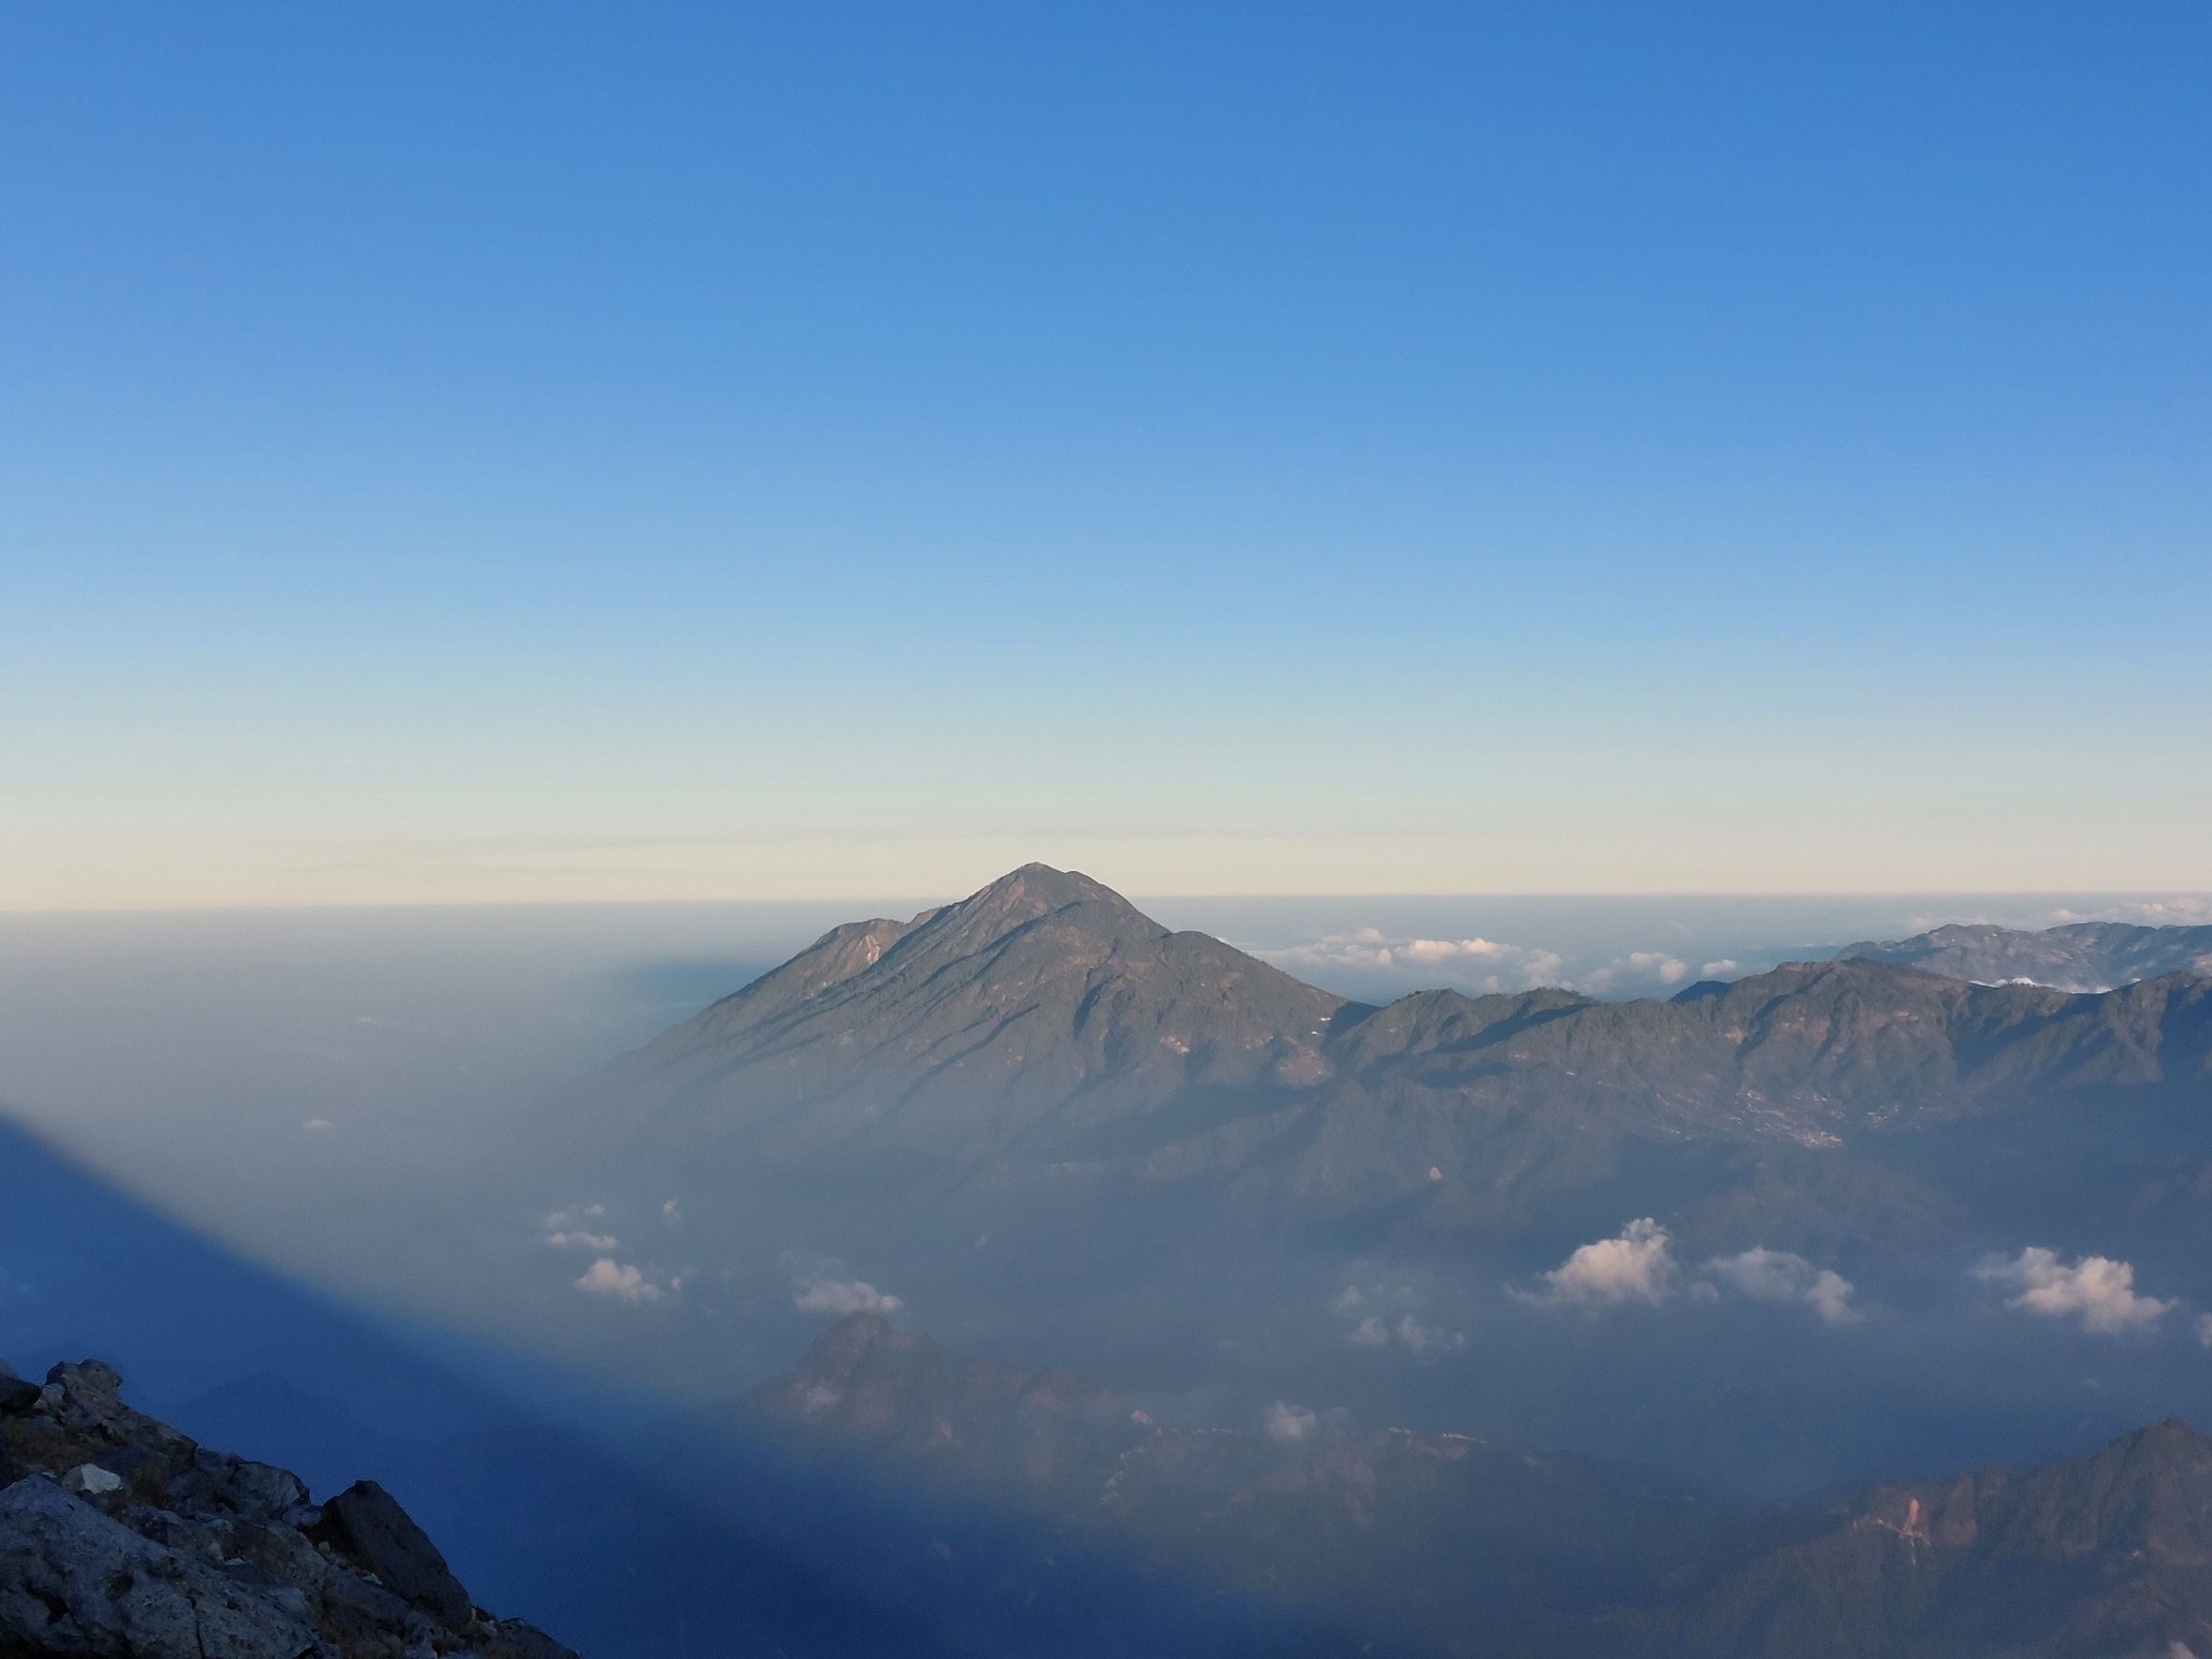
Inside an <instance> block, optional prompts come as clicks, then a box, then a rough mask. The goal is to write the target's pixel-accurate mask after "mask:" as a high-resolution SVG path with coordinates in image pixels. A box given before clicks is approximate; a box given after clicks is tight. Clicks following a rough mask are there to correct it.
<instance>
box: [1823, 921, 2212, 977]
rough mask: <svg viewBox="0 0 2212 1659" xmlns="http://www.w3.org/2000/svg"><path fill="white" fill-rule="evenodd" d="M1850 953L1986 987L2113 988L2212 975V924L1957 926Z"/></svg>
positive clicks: (1848, 953) (1847, 951) (1848, 951)
mask: <svg viewBox="0 0 2212 1659" xmlns="http://www.w3.org/2000/svg"><path fill="white" fill-rule="evenodd" d="M1840 954H1841V956H1843V957H1844V958H1847V959H1850V960H1854V961H1862V962H1892V963H1898V964H1900V965H1902V966H1904V967H1907V968H1919V969H1920V970H1921V971H1922V972H1924V973H1940V974H1944V975H1947V976H1948V977H1950V978H1952V979H1957V980H1972V981H1974V982H1978V983H1981V984H1990V985H1994V984H2006V983H2012V982H2023V983H2029V984H2037V985H2049V986H2051V987H2052V988H2053V989H2055V990H2059V991H2085V992H2096V991H2109V990H2111V989H2113V988H2114V987H2115V986H2117V985H2128V984H2133V983H2134V982H2137V981H2139V980H2154V979H2160V978H2162V977H2163V976H2165V975H2167V974H2175V973H2183V974H2194V975H2196V976H2198V977H2200V978H2203V977H2205V976H2207V975H2212V926H2203V927H2144V926H2137V925H2133V924H2129V923H2125V922H2071V923H2068V924H2066V925H2065V926H2063V927H2045V928H2040V929H2036V930H2033V931H2029V930H2024V929H2021V928H2017V927H1997V926H1992V925H1990V924H1986V923H1975V924H1964V923H1955V924H1952V925H1950V926H1948V927H1938V928H1936V929H1934V930H1933V931H1932V932H1929V933H1919V934H1914V936H1913V937H1912V938H1911V939H1887V940H1874V939H1868V940H1864V941H1862V942H1861V943H1858V944H1855V945H1847V946H1845V947H1844V948H1843V950H1842V951H1841V953H1840Z"/></svg>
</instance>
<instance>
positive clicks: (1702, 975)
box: [1697, 956, 1743, 980]
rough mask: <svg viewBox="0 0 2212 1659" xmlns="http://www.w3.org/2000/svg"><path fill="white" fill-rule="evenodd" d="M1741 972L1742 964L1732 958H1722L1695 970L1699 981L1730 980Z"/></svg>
mask: <svg viewBox="0 0 2212 1659" xmlns="http://www.w3.org/2000/svg"><path fill="white" fill-rule="evenodd" d="M1742 971H1743V964H1742V963H1740V962H1739V961H1737V960H1736V958H1735V957H1733V956H1723V957H1722V958H1721V959H1720V960H1719V961H1718V962H1708V963H1707V964H1706V965H1705V966H1704V967H1703V968H1699V969H1698V970H1697V977H1698V978H1699V979H1701V980H1732V979H1734V978H1736V977H1737V976H1738V975H1739V974H1740V973H1742Z"/></svg>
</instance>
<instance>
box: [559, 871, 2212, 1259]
mask: <svg viewBox="0 0 2212 1659" xmlns="http://www.w3.org/2000/svg"><path fill="white" fill-rule="evenodd" d="M2208 1082H2212V980H2206V979H2200V978H2194V977H2190V976H2176V975H2170V976H2166V977H2163V978H2160V979H2156V980H2149V981H2144V982H2137V983H2133V984H2131V985H2129V986H2127V987H2125V988H2124V989H2121V990H2118V991H2115V992H2111V993H2107V994H2103V995H2096V996H2085V995H2073V994H2068V993H2064V992H2060V991H2057V990H2052V989H2048V988H2045V987H2041V986H2036V985H2027V984H2001V985H1981V984H1974V983H1972V982H1967V981H1965V980H1961V979H1958V978H1955V977H1946V976H1943V975H1938V974H1932V973H1928V972H1923V971H1920V970H1918V969H1917V968H1912V967H1909V966H1904V965H1899V964H1895V963H1886V962H1880V961H1873V960H1867V959H1851V960H1843V961H1834V962H1826V963H1814V964H1794V965H1788V966H1784V967H1783V968H1777V969H1775V970H1774V971H1772V972H1770V973H1765V974H1759V975H1754V976H1753V977H1751V978H1749V979H1745V980H1742V981H1739V982H1736V983H1734V984H1731V985H1717V984H1714V985H1701V986H1697V987H1694V988H1693V989H1692V990H1691V991H1690V992H1687V993H1685V994H1684V995H1682V996H1681V997H1677V998H1675V999H1674V1000H1672V1001H1670V1002H1652V1001H1643V1002H1631V1003H1607V1002H1596V1001H1593V1000H1591V999H1588V998H1585V997H1578V996H1575V995H1573V994H1571V993H1568V992H1565V991H1556V990H1552V991H1534V992H1527V993H1522V994H1520V995H1510V996H1490V997H1466V996H1463V995H1461V994H1459V993H1457V992H1450V991H1435V992H1426V993H1421V994H1419V995H1416V996H1411V997H1404V998H1402V999H1401V1000H1399V1001H1397V1002H1393V1003H1391V1004H1390V1006H1388V1007H1386V1008H1381V1009H1375V1008H1370V1007H1367V1006H1364V1005H1361V1004H1356V1003H1347V1002H1345V1001H1343V1000H1341V999H1340V998H1337V997H1332V996H1330V995H1328V994H1326V993H1324V992H1322V991H1319V990H1317V989H1315V988H1313V987H1311V986H1308V985H1304V984H1302V983H1301V982H1298V981H1296V980H1293V979H1291V978H1289V977H1288V976H1287V975H1285V974H1283V973H1281V972H1279V971H1277V970H1276V969H1274V968H1270V967H1268V966H1267V965H1265V964H1263V963H1261V962H1259V961H1256V960H1254V959H1253V958H1251V957H1249V956H1247V955H1244V953H1241V952H1238V951H1236V950H1233V949H1231V948H1230V947H1229V946H1227V945H1225V944H1222V943H1221V942H1219V941H1218V940H1215V939H1209V938H1207V937H1205V936H1203V935H1201V934H1193V933H1171V932H1170V931H1168V930H1167V929H1165V928H1163V927H1160V926H1159V925H1158V924H1156V923H1153V922H1152V921H1150V920H1149V919H1147V918H1146V917H1144V916H1142V914H1140V913H1139V912H1138V911H1137V910H1135V909H1134V908H1132V907H1131V906H1130V905H1129V904H1128V902H1127V901H1125V900H1123V899H1122V898H1120V897H1119V896H1117V895H1114V894H1113V893H1112V892H1110V891H1108V890H1107V889H1106V888H1104V887H1102V886H1100V885H1099V883H1097V882H1095V881H1093V880H1089V879H1088V878H1086V877H1083V876H1079V875H1071V874H1067V873H1063V872H1060V871H1056V870H1052V869H1048V868H1045V867H1043V866H1034V865H1033V866H1027V867H1026V868H1023V869H1020V870H1016V871H1014V872H1013V873H1012V874H1011V875H1009V876H1006V877H1004V878H1002V879H1001V880H997V881H996V882H994V883H992V884H991V885H990V886H989V887H986V888H984V889H983V890H982V891H981V892H980V893H977V894H975V895H972V896H971V897H969V898H968V899H966V900H963V901H962V902H960V903H958V904H954V905H950V906H947V907H945V908H943V909H941V910H932V911H928V912H925V913H924V914H923V915H921V916H918V917H915V918H914V919H913V920H911V921H910V922H905V923H898V922H890V921H874V922H866V923H860V924H852V925H850V926H847V927H841V928H838V929H837V930H836V931H834V932H832V933H830V934H829V935H827V936H825V937H824V938H823V939H821V940H820V941H818V942H817V943H816V944H814V945H813V946H811V947H810V948H809V949H808V950H807V951H805V952H803V953H801V954H799V955H798V956H797V957H794V958H793V960H792V961H791V962H789V963H787V964H786V965H784V966H783V967H782V968H778V969H776V970H775V971H774V972H772V973H770V974H768V975H766V976H765V977H764V978H763V979H762V980H760V981H758V982H755V983H754V984H752V985H750V986H748V987H747V988H745V989H744V990H742V991H740V992H738V993H737V994H736V995H735V996H733V997H727V998H725V999H724V1000H722V1001H720V1002H719V1003H717V1004H715V1005H714V1006H713V1007H711V1008H709V1009H708V1010H706V1011H705V1012H704V1013H702V1014H700V1015H698V1016H697V1017H696V1018H694V1019H692V1020H690V1021H688V1022H686V1023H685V1024H684V1025H682V1026H677V1027H676V1028H675V1029H673V1030H671V1031H669V1032H668V1033H666V1034H665V1035H663V1036H662V1038H660V1039H659V1040H658V1041H655V1042H654V1043H652V1044H651V1045H650V1046H648V1048H646V1049H645V1050H643V1051H641V1052H640V1053H638V1054H636V1055H632V1056H630V1057H629V1058H628V1059H626V1060H624V1061H622V1062H620V1063H618V1065H617V1066H616V1067H614V1068H612V1069H610V1070H608V1071H607V1072H605V1073H604V1074H603V1075H602V1076H600V1077H599V1078H597V1079H595V1080H593V1083H592V1084H591V1086H590V1088H589V1090H587V1091H586V1093H587V1097H588V1099H589V1105H590V1111H589V1113H588V1118H589V1124H590V1126H591V1129H592V1133H593V1134H594V1136H595V1137H597V1138H598V1142H599V1146H600V1153H599V1156H602V1157H604V1159H605V1160H607V1164H606V1167H623V1166H627V1167H632V1168H635V1167H638V1165H639V1164H640V1162H641V1161H642V1163H643V1164H644V1166H646V1167H648V1168H651V1169H654V1170H656V1171H661V1172H662V1178H663V1179H666V1178H671V1177H673V1176H674V1175H675V1174H677V1173H690V1174H692V1175H694V1176H695V1175H697V1174H699V1173H702V1172H715V1173H718V1174H723V1175H730V1176H733V1177H734V1176H735V1173H736V1172H738V1171H760V1170H763V1169H765V1168H769V1167H775V1168H779V1169H784V1170H798V1169H803V1168H805V1167H808V1166H809V1165H812V1166H821V1165H824V1164H844V1165H851V1164H855V1163H862V1162H869V1161H872V1162H874V1163H875V1164H876V1165H877V1166H878V1167H880V1168H882V1169H885V1170H890V1171H896V1172H898V1178H899V1179H900V1180H902V1181H907V1182H914V1181H921V1180H923V1179H924V1175H925V1172H926V1171H938V1172H939V1177H942V1176H944V1175H946V1174H948V1173H951V1174H956V1175H958V1176H959V1177H961V1178H968V1179H980V1180H982V1181H984V1182H987V1183H988V1184H990V1185H993V1186H997V1187H998V1188H1000V1189H1006V1188H1009V1187H1012V1188H1021V1187H1027V1188H1031V1189H1036V1188H1038V1186H1039V1184H1040V1183H1045V1184H1053V1185H1057V1186H1065V1185H1066V1184H1068V1183H1070V1182H1080V1181H1083V1180H1084V1179H1086V1178H1093V1177H1098V1176H1102V1175H1111V1176H1116V1177H1123V1178H1135V1179H1137V1180H1139V1181H1141V1182H1142V1183H1145V1184H1150V1185H1153V1186H1159V1185H1162V1184H1178V1183H1189V1182H1194V1181H1196V1182H1208V1183H1214V1184H1216V1185H1218V1186H1222V1187H1223V1189H1224V1190H1223V1200H1224V1201H1225V1202H1227V1203H1230V1204H1231V1205H1250V1206H1253V1207H1256V1208H1258V1209H1259V1210H1260V1211H1262V1212H1264V1213H1266V1214H1268V1215H1273V1216H1277V1217H1280V1216H1286V1215H1304V1216H1331V1215H1335V1216H1342V1215H1359V1214H1373V1213H1375V1212H1377V1211H1378V1210H1381V1209H1385V1208H1394V1209H1396V1210H1399V1211H1404V1210H1407V1209H1408V1208H1410V1209H1412V1210H1414V1211H1418V1212H1420V1213H1422V1214H1424V1215H1429V1216H1431V1217H1432V1218H1435V1219H1441V1220H1444V1221H1447V1222H1452V1223H1477V1224H1481V1225H1490V1226H1497V1225H1513V1224H1516V1223H1518V1222H1519V1221H1520V1220H1521V1219H1524V1218H1525V1216H1526V1215H1527V1214H1528V1206H1529V1205H1531V1204H1532V1203H1535V1202H1538V1201H1542V1200H1543V1199H1544V1198H1545V1197H1546V1196H1547V1195H1549V1194H1553V1193H1557V1192H1561V1191H1567V1190H1573V1189H1575V1188H1577V1187H1579V1186H1592V1185H1594V1184H1601V1183H1604V1182H1606V1181H1609V1180H1612V1179H1614V1178H1615V1177H1617V1175H1618V1174H1619V1172H1620V1170H1621V1167H1622V1160H1623V1157H1625V1156H1627V1150H1628V1149H1630V1148H1633V1147H1635V1146H1638V1145H1642V1146H1649V1147H1659V1148H1677V1149H1679V1148H1680V1147H1681V1146H1683V1145H1686V1144H1695V1145H1701V1146H1708V1147H1716V1148H1718V1147H1727V1146H1747V1147H1753V1148H1766V1149H1769V1150H1770V1151H1773V1152H1774V1153H1775V1154H1776V1155H1777V1157H1783V1155H1784V1154H1786V1152H1787V1151H1789V1150H1792V1149H1794V1150H1797V1151H1800V1152H1802V1151H1808V1150H1811V1151H1825V1150H1833V1149H1835V1148H1838V1147H1841V1146H1849V1147H1863V1146H1866V1145H1869V1144H1871V1143H1873V1142H1877V1141H1879V1140H1881V1139H1882V1138H1884V1137H1889V1136H1894V1135H1896V1134H1897V1133H1899V1132H1901V1131H1910V1130H1915V1129H1922V1128H1941V1127H1943V1126H1949V1125H1956V1124H1960V1123H1971V1122H1975V1121H1982V1120H1989V1119H2002V1118H2006V1117H2009V1116H2017V1115H2020V1114H2022V1113H2030V1112H2032V1111H2034V1110H2037V1109H2039V1108H2043V1107H2046V1106H2049V1105H2051V1104H2053V1103H2055V1102H2063V1101H2064V1100H2067V1099H2081V1100H2088V1099H2098V1100H2106V1099H2115V1098H2117V1099H2124V1100H2132V1101H2136V1102H2143V1101H2147V1100H2150V1099H2160V1100H2170V1099H2188V1100H2201V1099H2202V1097H2203V1095H2204V1093H2205V1088H2206V1085H2207V1083H2208ZM1785 1161H1786V1160H1785ZM931 1178H937V1177H931ZM1870 1179H1873V1178H1870ZM1881 1184H1882V1180H1881V1179H1875V1185H1881ZM1892 1199H1893V1201H1892V1202H1890V1204H1889V1208H1890V1209H1891V1210H1892V1211H1896V1210H1897V1209H1898V1208H1899V1205H1902V1206H1904V1207H1905V1208H1908V1209H1909V1208H1911V1207H1912V1206H1913V1204H1914V1203H1917V1202H1921V1200H1918V1199H1914V1198H1911V1197H1910V1196H1909V1195H1901V1194H1893V1195H1892Z"/></svg>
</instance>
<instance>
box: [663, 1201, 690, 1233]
mask: <svg viewBox="0 0 2212 1659" xmlns="http://www.w3.org/2000/svg"><path fill="white" fill-rule="evenodd" d="M683 1218H684V1207H683V1205H682V1204H681V1203H679V1202H677V1201H676V1200H675V1199H670V1200H669V1201H667V1202H666V1203H664V1204H662V1206H661V1219H662V1220H663V1221H665V1222H667V1223H668V1225H669V1226H671V1227H674V1226H675V1225H676V1224H677V1222H679V1221H681V1220H682V1219H683Z"/></svg>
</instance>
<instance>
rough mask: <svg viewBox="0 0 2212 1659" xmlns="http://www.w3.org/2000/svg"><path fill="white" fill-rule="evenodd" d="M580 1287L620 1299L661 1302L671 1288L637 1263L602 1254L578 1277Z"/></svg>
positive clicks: (583, 1289)
mask: <svg viewBox="0 0 2212 1659" xmlns="http://www.w3.org/2000/svg"><path fill="white" fill-rule="evenodd" d="M576 1288H577V1289H579V1290H582V1291H584V1292H586V1293H587V1294H588V1295H591V1296H611V1297H613V1298H614V1299H615V1300H616V1301H618V1302H659V1301H660V1300H661V1299H662V1297H664V1296H666V1295H667V1294H668V1292H667V1291H665V1290H663V1289H662V1288H661V1287H660V1286H658V1285H656V1284H654V1283H653V1282H652V1281H651V1280H650V1279H648V1278H647V1277H646V1276H645V1274H644V1273H641V1272H640V1271H639V1270H638V1269H636V1268H634V1267H631V1266H628V1265H626V1264H624V1263H622V1262H618V1261H617V1260H615V1259H614V1258H613V1257H611V1256H602V1257H601V1258H600V1259H598V1260H597V1261H594V1262H593V1263H592V1264H591V1267H590V1270H589V1272H588V1273H585V1274H584V1276H583V1277H582V1278H580V1279H578V1280H577V1281H576Z"/></svg>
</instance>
